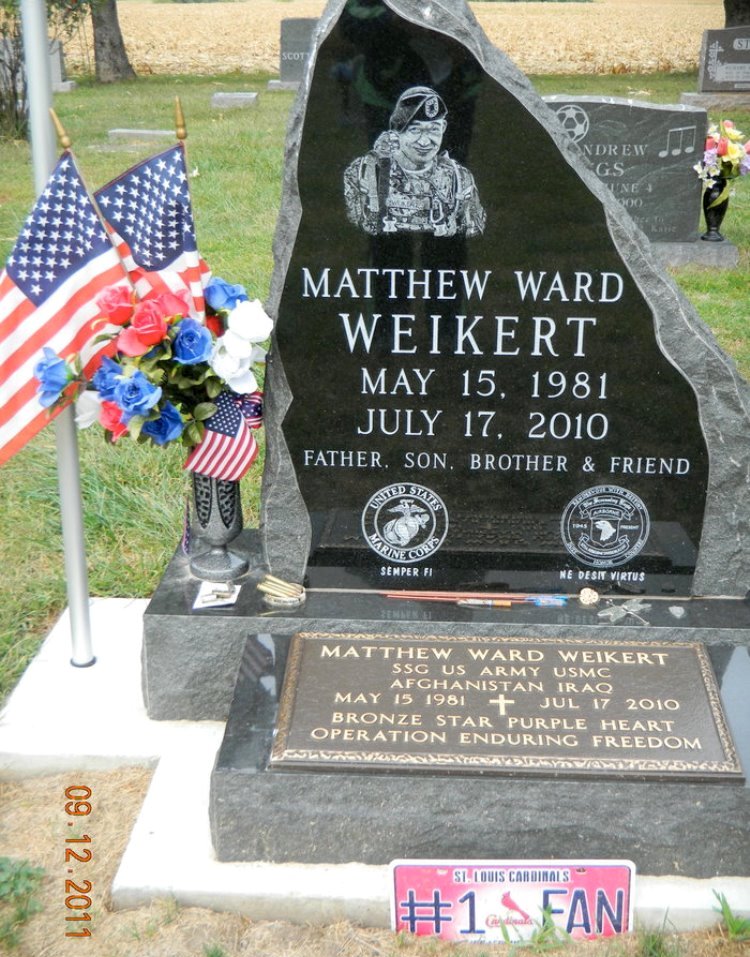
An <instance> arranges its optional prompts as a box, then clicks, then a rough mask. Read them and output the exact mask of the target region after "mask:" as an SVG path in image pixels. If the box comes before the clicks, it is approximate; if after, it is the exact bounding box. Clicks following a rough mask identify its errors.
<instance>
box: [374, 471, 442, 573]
mask: <svg viewBox="0 0 750 957" xmlns="http://www.w3.org/2000/svg"><path fill="white" fill-rule="evenodd" d="M447 533H448V513H447V511H446V508H445V503H444V502H443V500H442V499H441V498H440V496H439V495H436V494H435V493H434V492H433V491H431V490H430V489H428V488H425V486H424V485H413V484H411V483H404V484H398V485H388V486H386V487H385V488H381V489H380V490H379V491H378V492H376V493H375V494H374V495H373V496H372V497H371V498H370V500H369V501H368V503H367V504H366V505H365V507H364V510H363V512H362V534H363V535H364V537H365V541H366V542H367V544H368V545H369V546H370V548H371V549H372V550H373V551H374V552H376V553H377V554H378V555H380V556H381V558H385V559H387V560H388V561H390V562H397V563H398V564H402V565H403V564H413V563H414V562H421V561H424V559H425V558H429V557H430V555H432V554H433V553H434V552H436V551H437V550H438V549H439V548H440V546H441V545H442V544H443V542H444V541H445V536H446V535H447Z"/></svg>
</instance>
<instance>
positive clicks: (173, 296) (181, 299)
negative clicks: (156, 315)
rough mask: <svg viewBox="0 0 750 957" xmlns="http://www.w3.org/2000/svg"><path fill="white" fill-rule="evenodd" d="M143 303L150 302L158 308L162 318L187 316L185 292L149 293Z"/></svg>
mask: <svg viewBox="0 0 750 957" xmlns="http://www.w3.org/2000/svg"><path fill="white" fill-rule="evenodd" d="M143 298H144V301H146V302H152V303H154V304H155V305H157V306H158V307H159V309H160V310H161V314H162V315H163V316H189V315H190V302H189V299H188V294H187V292H186V291H183V292H179V293H174V292H160V293H149V294H148V295H146V296H144V297H143Z"/></svg>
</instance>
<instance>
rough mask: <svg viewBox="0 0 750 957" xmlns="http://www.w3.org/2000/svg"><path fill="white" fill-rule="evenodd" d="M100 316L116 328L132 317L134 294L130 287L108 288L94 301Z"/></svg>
mask: <svg viewBox="0 0 750 957" xmlns="http://www.w3.org/2000/svg"><path fill="white" fill-rule="evenodd" d="M96 304H97V306H98V307H99V309H101V313H102V316H103V317H104V316H106V318H107V319H109V321H110V322H111V323H113V324H114V325H116V326H124V325H125V323H126V322H129V321H130V317H131V316H132V315H133V305H134V294H133V290H132V289H131V288H130V286H110V287H109V289H105V290H104V292H103V293H102V294H101V296H99V298H98V299H97V300H96Z"/></svg>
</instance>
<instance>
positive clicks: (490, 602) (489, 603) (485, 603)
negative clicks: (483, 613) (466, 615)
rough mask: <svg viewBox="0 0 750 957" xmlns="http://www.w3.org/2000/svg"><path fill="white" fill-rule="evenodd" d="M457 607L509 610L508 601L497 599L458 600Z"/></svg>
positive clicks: (510, 603) (511, 603) (509, 602)
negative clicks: (467, 606) (468, 606)
mask: <svg viewBox="0 0 750 957" xmlns="http://www.w3.org/2000/svg"><path fill="white" fill-rule="evenodd" d="M456 604H457V605H470V606H472V607H473V608H511V607H512V605H513V602H512V601H510V599H499V598H459V599H458V601H457V602H456Z"/></svg>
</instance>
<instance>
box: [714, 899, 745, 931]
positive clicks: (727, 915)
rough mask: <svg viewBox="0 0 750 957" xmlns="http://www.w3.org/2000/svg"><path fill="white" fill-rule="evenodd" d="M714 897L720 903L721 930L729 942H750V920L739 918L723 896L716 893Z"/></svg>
mask: <svg viewBox="0 0 750 957" xmlns="http://www.w3.org/2000/svg"><path fill="white" fill-rule="evenodd" d="M714 897H715V898H716V900H717V901H718V902H719V908H720V910H721V921H722V928H721V929H722V930H723V931H724V933H725V934H726V937H727V940H729V941H732V942H733V943H740V942H743V941H748V940H750V920H749V919H748V918H746V917H738V916H737V915H736V914H735V913H734V911H733V910H732V908H731V907H730V906H729V902H728V901H727V899H726V897H725V896H724V895H723V894H719V893H718V891H714Z"/></svg>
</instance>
